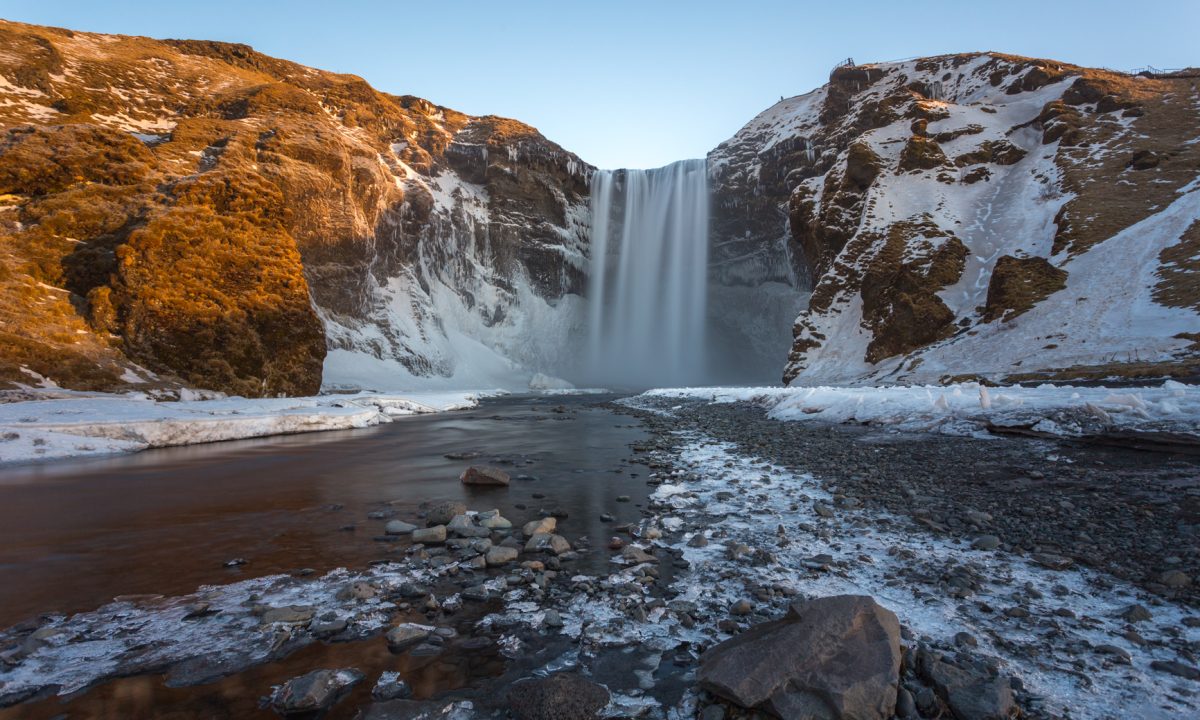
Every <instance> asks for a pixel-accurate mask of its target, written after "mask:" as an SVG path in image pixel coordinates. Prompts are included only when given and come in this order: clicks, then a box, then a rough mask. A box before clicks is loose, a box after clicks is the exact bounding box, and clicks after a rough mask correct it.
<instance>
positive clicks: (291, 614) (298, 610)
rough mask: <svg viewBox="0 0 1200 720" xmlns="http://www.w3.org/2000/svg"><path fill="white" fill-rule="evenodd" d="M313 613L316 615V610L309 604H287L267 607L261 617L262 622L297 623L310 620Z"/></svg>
mask: <svg viewBox="0 0 1200 720" xmlns="http://www.w3.org/2000/svg"><path fill="white" fill-rule="evenodd" d="M314 615H316V610H314V609H313V608H312V607H311V606H309V605H289V606H287V607H278V608H270V609H268V610H267V611H266V612H264V613H263V616H262V619H263V622H264V623H284V624H287V625H298V624H300V623H306V622H308V621H309V620H312V619H313V616H314Z"/></svg>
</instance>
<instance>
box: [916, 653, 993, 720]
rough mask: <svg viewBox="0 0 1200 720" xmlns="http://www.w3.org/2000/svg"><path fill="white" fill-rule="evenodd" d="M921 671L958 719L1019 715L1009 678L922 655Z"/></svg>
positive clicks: (972, 719)
mask: <svg viewBox="0 0 1200 720" xmlns="http://www.w3.org/2000/svg"><path fill="white" fill-rule="evenodd" d="M920 656H921V657H920V659H919V660H918V665H919V667H918V671H919V673H920V675H921V677H922V678H923V679H924V680H925V681H926V682H928V683H929V684H931V685H932V686H933V687H934V689H935V690H936V691H937V694H938V696H939V697H941V698H942V700H944V701H945V702H946V704H947V705H949V706H950V710H951V712H953V713H954V717H956V718H958V720H1003V719H1005V718H1010V717H1013V716H1014V715H1015V714H1016V712H1017V706H1016V703H1015V702H1014V701H1013V694H1012V684H1011V682H1010V681H1009V679H1008V678H1006V677H1001V676H999V675H995V674H993V673H990V672H988V671H987V670H986V669H981V668H976V667H973V666H969V665H952V664H950V663H948V662H946V661H945V660H941V659H936V658H934V657H933V656H932V655H930V654H928V653H921V654H920Z"/></svg>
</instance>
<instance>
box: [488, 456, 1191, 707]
mask: <svg viewBox="0 0 1200 720" xmlns="http://www.w3.org/2000/svg"><path fill="white" fill-rule="evenodd" d="M681 436H682V438H681V439H682V440H683V447H682V449H681V451H680V452H679V454H678V455H677V456H676V457H675V458H674V462H673V465H674V469H673V470H671V471H670V472H669V473H666V476H667V482H666V483H664V484H662V485H660V486H659V487H658V488H657V490H656V491H655V493H654V494H653V496H652V499H653V501H654V503H655V505H654V507H655V510H656V512H657V514H656V515H655V516H654V517H652V518H650V519H649V520H648V521H647V522H648V523H649V524H652V525H653V524H656V525H657V526H658V527H661V528H662V529H664V530H667V532H668V535H667V536H666V537H665V538H664V539H662V540H658V541H656V542H655V543H654V544H657V545H660V546H664V547H668V548H671V549H673V550H675V551H677V552H681V553H682V556H683V558H684V559H686V560H687V561H688V563H689V564H690V567H689V568H688V569H687V570H685V571H676V574H675V580H674V582H673V583H672V585H671V586H670V589H669V590H668V592H667V593H666V597H665V598H664V600H666V607H658V608H655V609H654V610H652V611H650V612H649V613H648V617H647V622H636V621H634V620H632V619H631V617H630V616H629V614H628V609H629V607H631V606H632V605H633V604H635V603H638V602H642V601H648V600H649V599H650V598H649V593H648V592H647V591H645V590H644V589H643V588H642V586H641V585H640V584H638V583H637V582H636V580H637V569H638V566H637V565H629V564H620V565H618V567H617V569H616V570H615V571H614V572H612V573H611V574H610V575H609V576H608V577H607V578H603V577H602V578H597V579H588V578H575V580H578V581H580V587H581V588H582V586H583V585H584V583H585V582H587V581H589V580H590V582H591V584H593V585H597V586H598V587H600V588H602V589H604V590H606V591H607V592H597V593H588V592H586V591H585V589H581V591H579V592H577V593H575V594H574V596H573V597H572V598H571V599H570V600H569V601H568V603H567V604H566V606H565V607H561V608H559V612H560V614H561V617H562V620H563V622H564V628H563V631H564V632H565V633H567V634H569V635H571V636H572V637H575V638H576V639H577V640H578V646H579V648H580V649H579V650H572V651H570V652H569V653H567V654H566V655H564V656H562V657H560V658H559V659H558V660H556V661H554V662H553V663H551V664H550V665H548V666H547V667H546V668H544V670H545V671H547V672H548V671H552V670H555V669H561V668H571V667H586V665H587V662H588V659H589V656H594V655H595V654H596V653H597V652H598V651H599V650H600V649H602V648H607V649H609V650H614V649H617V648H636V650H635V656H631V659H630V662H631V663H633V662H635V661H636V662H640V663H642V664H644V665H648V666H649V667H650V670H649V672H650V675H649V676H647V677H648V678H649V679H651V680H652V679H653V670H654V668H655V667H657V662H656V661H661V662H662V663H663V664H664V665H666V664H669V662H670V659H671V658H672V657H673V656H674V655H675V654H677V653H678V652H681V651H684V652H692V650H689V648H696V647H697V646H699V647H710V646H712V645H713V644H715V643H717V642H720V641H721V640H724V639H726V638H727V637H729V636H728V635H727V634H725V633H723V632H720V631H719V630H718V629H717V623H718V621H719V620H722V619H724V618H727V617H729V608H730V606H731V605H732V604H733V603H734V602H736V601H738V600H741V599H745V598H752V597H753V595H752V594H751V592H750V590H749V586H750V585H753V586H755V587H772V588H787V589H788V590H789V591H791V592H793V593H796V594H798V595H799V596H800V597H824V596H830V595H839V594H847V593H850V594H867V595H872V596H874V597H875V598H876V599H877V600H878V601H879V602H880V603H881V604H882V605H884V606H885V607H888V608H889V609H891V610H893V611H894V612H896V614H897V615H898V616H899V617H900V618H901V622H902V623H904V624H905V625H906V626H907V627H908V628H910V629H911V630H912V631H913V632H914V634H915V635H916V637H917V638H918V639H920V640H923V641H931V642H933V643H935V644H936V645H937V646H940V647H943V648H944V647H953V636H954V635H955V634H956V633H958V632H968V633H970V634H971V635H972V636H974V637H975V638H976V639H977V640H978V642H979V648H978V651H977V654H982V655H985V656H987V657H989V658H992V659H994V660H995V661H996V662H997V663H998V664H999V665H1000V667H1001V668H1002V670H1003V671H1004V672H1006V673H1009V674H1012V675H1015V676H1017V677H1019V678H1020V679H1021V680H1022V681H1023V682H1024V685H1025V688H1026V691H1027V693H1028V694H1029V695H1030V696H1032V698H1033V703H1035V704H1036V705H1037V706H1038V709H1040V710H1042V711H1045V712H1048V713H1050V714H1062V713H1069V716H1070V717H1073V718H1078V719H1080V720H1083V719H1088V718H1096V719H1099V718H1108V717H1137V718H1170V717H1181V716H1183V715H1188V714H1191V713H1196V712H1197V711H1200V705H1197V701H1196V698H1195V697H1194V696H1192V695H1191V694H1189V693H1186V692H1183V691H1182V690H1180V689H1178V688H1180V687H1181V683H1180V682H1179V679H1178V678H1175V677H1174V676H1172V675H1168V674H1165V673H1162V672H1158V671H1155V670H1153V669H1151V668H1150V663H1151V662H1153V661H1155V660H1166V661H1169V660H1177V659H1180V658H1186V657H1187V647H1188V644H1189V643H1195V642H1196V641H1197V640H1200V629H1196V628H1187V627H1185V626H1184V624H1183V623H1182V620H1183V618H1184V617H1185V616H1188V615H1189V614H1190V613H1189V611H1188V609H1187V608H1186V607H1185V606H1182V605H1179V604H1176V603H1172V602H1169V601H1165V600H1161V599H1159V598H1156V597H1154V596H1151V595H1149V594H1147V593H1145V592H1144V591H1142V590H1140V589H1138V588H1136V587H1134V586H1132V585H1130V584H1128V583H1125V582H1123V581H1120V580H1117V579H1115V578H1112V577H1110V576H1107V575H1105V574H1103V573H1099V572H1094V571H1092V570H1088V569H1068V570H1065V571H1053V570H1049V569H1046V568H1043V567H1040V566H1038V565H1036V564H1034V563H1033V562H1032V561H1031V560H1029V559H1028V558H1026V557H1024V556H1020V555H1015V554H1008V553H1005V552H984V551H979V550H972V549H971V548H970V547H969V545H968V544H967V543H966V541H953V540H947V539H943V538H938V537H935V536H933V535H931V534H929V533H927V532H924V531H923V530H921V529H915V528H907V527H905V525H906V524H907V523H908V522H909V521H908V520H907V519H905V518H898V517H892V516H889V515H886V514H879V513H875V512H871V511H866V510H846V509H842V508H838V509H836V511H835V516H834V517H832V518H823V517H821V516H819V515H818V514H817V513H816V511H815V509H814V503H815V502H822V503H827V504H828V505H829V506H830V507H832V506H833V504H832V496H831V494H830V493H829V492H828V491H827V490H826V489H824V488H823V487H822V484H821V483H820V481H818V480H817V479H815V478H814V477H813V476H811V475H809V474H798V473H794V472H792V471H790V470H788V469H786V468H783V467H780V466H777V465H774V464H771V463H768V462H765V461H763V460H761V459H759V458H755V457H751V456H746V455H740V454H738V453H736V452H735V448H734V446H732V445H730V444H727V443H720V442H715V441H713V440H711V439H709V438H706V437H704V436H702V435H699V434H695V433H681ZM672 528H690V529H688V530H685V531H684V532H682V533H679V532H676V531H674V530H672ZM697 532H699V533H703V534H705V535H706V536H707V537H708V538H709V539H710V542H709V544H708V545H707V547H703V548H696V547H691V546H689V544H688V541H689V540H691V539H692V538H693V536H694V535H695V534H696V533H697ZM642 542H643V544H648V543H646V542H645V541H642ZM738 545H745V546H747V547H748V548H749V551H747V552H742V553H731V552H730V548H732V547H736V546H738ZM757 551H766V552H768V553H770V555H771V556H772V559H771V560H770V561H769V562H761V557H762V556H761V555H760V554H758V552H757ZM820 555H828V556H830V558H831V559H830V560H828V561H826V559H824V558H822V559H820V560H819V561H816V562H814V558H817V557H818V556H820ZM618 557H619V556H618ZM614 562H617V559H614ZM957 567H966V568H969V569H970V571H971V572H972V573H974V574H976V575H977V576H978V577H980V578H981V579H982V580H981V582H980V587H979V589H978V590H977V592H976V593H975V594H974V595H972V596H971V597H968V598H962V599H956V598H953V597H950V596H949V595H947V594H946V593H945V592H944V590H945V588H944V587H939V579H940V578H941V577H942V576H943V575H944V574H945V573H946V572H947V571H949V570H951V569H954V568H957ZM1029 588H1033V589H1034V590H1036V591H1038V592H1037V594H1033V593H1031V592H1030V590H1029ZM527 599H528V598H527V596H526V592H525V591H523V590H517V591H513V592H511V593H509V594H508V595H507V596H506V597H505V600H506V601H507V602H508V606H507V609H506V612H505V613H497V614H494V615H492V616H489V618H487V619H485V622H489V623H493V624H496V625H501V626H506V627H512V626H514V625H521V624H524V625H528V626H530V627H538V626H539V625H540V624H541V623H542V619H543V616H544V610H543V609H542V608H540V607H538V606H537V605H536V604H535V603H532V602H527ZM789 600H790V598H788V597H786V596H785V597H777V598H775V599H773V600H772V601H770V602H763V601H755V604H756V605H757V608H756V610H757V611H760V612H762V613H764V614H767V615H781V614H782V613H783V612H784V611H785V610H786V606H787V603H788V601H789ZM1134 603H1141V604H1144V605H1146V606H1148V607H1150V608H1151V609H1152V610H1151V611H1152V613H1153V622H1152V623H1140V624H1139V625H1138V632H1139V633H1140V634H1141V636H1142V637H1143V638H1144V640H1145V641H1146V643H1145V644H1144V645H1139V644H1134V643H1133V642H1132V641H1130V640H1129V639H1127V638H1126V637H1125V636H1124V635H1123V632H1124V629H1125V625H1126V623H1125V621H1124V620H1123V619H1122V618H1121V617H1120V614H1121V613H1122V611H1124V610H1125V609H1126V608H1128V607H1129V606H1130V605H1132V604H1134ZM1018 604H1023V605H1024V607H1027V608H1029V610H1030V613H1031V614H1030V616H1029V617H1027V618H1013V617H1008V616H1007V615H1005V613H1004V612H1003V610H1004V609H1005V608H1009V607H1012V606H1015V605H1018ZM674 608H690V609H689V615H690V616H691V617H692V618H693V620H694V625H693V626H692V627H687V626H685V625H684V624H683V623H682V622H681V620H680V618H679V616H678V615H677V613H676V612H675V611H674ZM985 608H986V609H985ZM1058 608H1068V609H1070V610H1071V611H1072V612H1073V613H1074V617H1071V618H1064V617H1060V616H1057V615H1055V613H1054V611H1055V610H1056V609H1058ZM906 644H907V643H906ZM1102 646H1107V647H1113V646H1115V647H1117V648H1120V649H1121V650H1123V651H1124V652H1127V653H1128V654H1129V662H1128V663H1125V662H1123V661H1122V660H1121V658H1120V657H1119V656H1117V655H1114V654H1112V653H1111V651H1110V650H1106V649H1103V647H1102ZM1080 660H1082V661H1083V662H1084V663H1085V666H1084V667H1085V669H1082V670H1081V669H1080V668H1079V667H1078V666H1077V665H1076V663H1077V662H1078V661H1080ZM686 679H687V678H685V680H686ZM647 699H648V698H646V697H640V696H638V695H627V694H621V693H614V695H613V704H612V705H610V708H609V709H610V710H613V709H614V708H620V707H622V706H624V705H627V704H629V703H634V704H637V705H638V706H642V705H644V704H645V703H646V701H647ZM695 700H696V698H695V696H694V695H691V694H690V693H689V694H685V696H684V698H683V699H682V700H681V701H680V703H679V704H678V706H676V707H670V708H663V707H652V708H651V712H650V715H649V717H660V718H674V717H692V716H694V712H695V705H694V703H695ZM689 712H690V713H691V714H689ZM610 714H611V713H610Z"/></svg>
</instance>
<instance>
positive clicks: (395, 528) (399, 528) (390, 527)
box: [383, 520, 417, 535]
mask: <svg viewBox="0 0 1200 720" xmlns="http://www.w3.org/2000/svg"><path fill="white" fill-rule="evenodd" d="M416 529H417V526H416V525H411V524H409V523H406V522H404V521H403V520H392V521H391V522H389V523H388V524H387V525H384V527H383V531H384V532H385V533H387V534H388V535H408V534H410V533H411V532H412V531H413V530H416Z"/></svg>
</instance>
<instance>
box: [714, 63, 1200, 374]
mask: <svg viewBox="0 0 1200 720" xmlns="http://www.w3.org/2000/svg"><path fill="white" fill-rule="evenodd" d="M1198 87H1200V74H1197V75H1196V76H1184V77H1172V78H1145V77H1132V76H1129V75H1124V74H1120V73H1112V72H1108V71H1098V70H1090V69H1085V68H1078V67H1073V66H1069V65H1063V64H1059V63H1054V62H1050V61H1043V60H1031V59H1028V58H1018V57H1012V56H1006V55H999V54H975V55H952V56H943V57H936V58H926V59H919V60H912V61H906V62H898V63H888V64H878V65H859V66H842V67H839V68H836V69H835V70H834V71H833V73H832V75H831V78H830V83H829V84H828V85H826V86H825V87H823V88H821V89H818V90H816V91H814V92H811V93H809V94H807V95H802V96H799V97H795V98H790V99H786V100H783V101H781V102H780V103H778V104H777V105H775V106H774V107H772V108H770V109H768V110H767V111H766V112H764V113H762V114H761V115H759V116H758V117H757V118H755V119H754V120H753V121H752V122H751V123H749V124H748V125H747V126H746V127H745V128H743V129H742V130H741V131H739V132H738V133H737V135H735V136H734V137H733V138H732V139H731V140H729V141H728V142H726V143H723V144H722V145H721V146H720V147H718V148H717V149H716V150H715V151H713V153H712V154H711V155H710V164H711V166H712V172H713V175H714V181H715V184H716V185H717V188H718V189H717V194H718V198H719V200H718V202H721V203H723V204H724V207H725V208H726V215H727V220H726V224H727V225H728V226H730V227H732V228H733V229H734V231H736V230H740V229H744V230H745V237H746V239H745V240H743V242H746V243H754V242H757V243H758V244H759V245H760V246H762V245H769V246H773V247H778V246H779V244H780V243H779V241H778V239H777V238H779V237H780V236H786V237H787V239H788V240H790V243H789V247H790V249H791V251H792V252H793V253H794V254H795V256H797V257H798V258H799V264H800V265H801V266H802V267H801V271H803V272H806V273H807V274H808V275H809V277H810V278H811V283H812V288H813V295H812V297H811V300H810V301H809V304H808V307H807V309H805V310H804V311H803V312H802V313H800V315H799V317H798V318H797V320H796V323H795V327H794V335H795V338H794V342H793V347H792V352H791V355H790V357H789V361H788V364H787V368H786V370H785V373H784V377H785V380H786V381H788V382H791V383H793V384H804V385H809V384H817V383H879V382H930V381H934V382H936V381H943V382H944V381H947V380H950V379H954V378H961V377H980V378H989V379H1003V378H1008V379H1035V378H1055V377H1056V378H1073V377H1075V378H1078V377H1107V376H1124V377H1137V376H1149V377H1154V376H1162V375H1164V374H1174V375H1177V376H1189V375H1194V374H1195V373H1196V372H1197V367H1198V366H1200V359H1198V358H1200V349H1198V341H1200V315H1198V314H1197V311H1198V310H1200V275H1197V271H1198V265H1197V262H1198V259H1197V258H1198V257H1200V182H1198V179H1200V90H1198ZM729 218H732V219H729ZM718 227H721V226H720V224H718Z"/></svg>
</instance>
